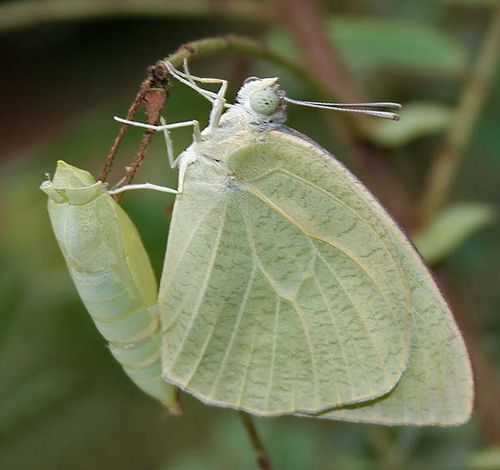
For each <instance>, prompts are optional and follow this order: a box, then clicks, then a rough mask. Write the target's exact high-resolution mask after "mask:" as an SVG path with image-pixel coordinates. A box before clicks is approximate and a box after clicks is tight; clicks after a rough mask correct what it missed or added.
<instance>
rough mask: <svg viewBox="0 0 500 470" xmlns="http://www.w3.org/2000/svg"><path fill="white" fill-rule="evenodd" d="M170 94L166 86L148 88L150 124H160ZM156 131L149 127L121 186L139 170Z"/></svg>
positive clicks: (147, 114)
mask: <svg viewBox="0 0 500 470" xmlns="http://www.w3.org/2000/svg"><path fill="white" fill-rule="evenodd" d="M167 98H168V94H167V91H166V89H165V88H150V89H149V90H147V92H146V94H145V96H144V98H143V100H142V101H143V104H144V107H145V112H146V116H147V117H148V124H158V121H159V120H160V116H161V111H162V109H163V106H164V105H165V102H166V101H167ZM154 133H155V131H154V130H152V129H147V130H146V131H145V132H144V134H143V136H142V139H141V143H140V145H139V149H138V150H137V153H136V155H135V158H134V161H133V162H132V164H130V165H128V166H127V167H125V177H124V178H123V179H122V180H121V181H120V186H121V185H123V186H125V185H127V184H130V183H131V182H132V180H133V179H134V176H135V174H136V173H137V171H138V170H139V168H140V166H141V165H142V162H143V161H144V158H145V156H146V151H147V149H148V147H149V144H150V143H151V139H152V138H153V134H154ZM122 195H123V193H118V194H115V196H114V198H115V200H116V201H117V202H119V201H120V200H121V196H122Z"/></svg>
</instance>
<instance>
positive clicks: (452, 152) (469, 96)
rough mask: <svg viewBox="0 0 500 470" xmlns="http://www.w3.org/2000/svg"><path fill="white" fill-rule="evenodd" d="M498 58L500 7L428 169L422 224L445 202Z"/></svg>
mask: <svg viewBox="0 0 500 470" xmlns="http://www.w3.org/2000/svg"><path fill="white" fill-rule="evenodd" d="M499 57H500V6H498V7H497V8H496V10H495V12H494V16H493V18H492V20H491V24H490V26H489V28H488V30H487V32H486V34H485V36H484V39H483V42H482V44H481V46H480V49H479V53H478V58H477V62H476V64H475V65H474V66H473V68H472V70H471V72H470V74H469V76H468V80H467V81H466V84H465V86H464V91H463V93H462V97H461V99H460V102H459V104H458V109H457V111H456V113H455V120H454V123H453V125H452V127H451V129H450V131H449V133H448V135H447V136H446V140H445V143H444V146H443V148H442V149H441V151H440V152H439V153H438V155H437V156H436V158H435V159H434V163H433V166H432V168H431V170H430V173H429V181H428V184H427V185H426V191H425V193H424V195H423V197H422V203H421V209H420V214H421V220H422V222H423V223H425V222H427V221H428V220H430V219H431V218H432V217H433V216H434V215H435V213H436V212H437V211H438V210H439V209H440V208H441V207H442V206H443V204H444V203H445V202H446V199H447V197H448V194H449V192H450V189H451V186H452V184H453V180H454V178H455V175H456V174H457V171H458V168H459V166H460V163H461V161H462V158H463V155H464V152H465V150H466V148H467V144H468V143H469V140H470V137H471V135H472V131H473V130H474V125H475V124H476V121H477V119H478V117H479V114H480V111H481V108H482V107H483V105H484V103H485V101H486V97H487V96H488V92H489V91H490V88H491V85H492V83H493V79H494V77H495V72H496V69H497V65H498V61H499Z"/></svg>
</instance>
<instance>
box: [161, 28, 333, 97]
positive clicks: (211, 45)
mask: <svg viewBox="0 0 500 470" xmlns="http://www.w3.org/2000/svg"><path fill="white" fill-rule="evenodd" d="M222 52H233V53H238V54H242V55H244V56H249V57H254V58H256V59H262V60H266V61H268V62H272V63H273V64H275V65H277V66H279V67H282V68H284V69H286V70H288V71H289V72H290V73H291V74H293V75H295V76H296V77H297V78H298V79H300V80H301V81H303V82H304V83H305V84H306V85H308V86H310V87H311V88H313V89H314V90H315V91H316V92H318V93H319V94H322V95H324V94H326V95H328V96H329V97H331V96H332V94H331V93H329V92H328V90H327V89H326V87H325V86H324V85H323V84H322V83H321V81H319V80H318V79H316V78H315V76H314V75H313V74H311V73H309V72H308V70H307V69H306V68H305V67H302V66H301V65H299V64H297V63H296V62H295V61H293V60H290V59H289V58H288V57H287V56H285V55H283V54H281V53H279V52H277V51H274V50H272V49H270V48H269V47H267V46H266V45H265V44H263V43H261V42H259V41H256V40H255V39H250V38H246V37H243V36H237V35H232V34H230V35H226V36H220V37H213V38H206V39H200V40H198V41H192V42H187V43H185V44H183V45H182V46H181V47H179V49H177V51H175V52H174V53H173V54H170V55H169V56H168V57H166V58H165V59H166V60H168V61H169V62H171V63H172V65H174V66H175V67H179V66H181V65H182V63H183V61H184V59H191V58H195V57H201V56H203V57H205V56H209V55H213V54H219V53H222ZM156 67H158V68H161V69H163V70H164V73H167V71H166V68H165V66H164V65H163V64H162V60H159V61H158V62H157V64H156Z"/></svg>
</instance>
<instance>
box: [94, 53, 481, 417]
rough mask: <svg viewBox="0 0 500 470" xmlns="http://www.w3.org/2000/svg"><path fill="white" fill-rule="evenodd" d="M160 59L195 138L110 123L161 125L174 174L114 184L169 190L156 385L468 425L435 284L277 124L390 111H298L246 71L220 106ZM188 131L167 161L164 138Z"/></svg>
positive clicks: (226, 397) (303, 142)
mask: <svg viewBox="0 0 500 470" xmlns="http://www.w3.org/2000/svg"><path fill="white" fill-rule="evenodd" d="M165 66H166V67H167V68H168V69H169V71H170V73H171V74H172V76H174V77H175V78H177V79H178V80H180V81H181V82H183V83H185V84H186V85H188V86H190V87H192V88H194V89H196V90H197V91H199V92H200V93H201V94H202V95H203V96H205V97H206V98H208V99H209V100H210V101H212V103H213V109H212V113H211V116H210V123H209V126H208V127H207V129H205V130H204V131H203V132H199V130H198V123H197V122H196V121H188V122H184V123H175V124H164V122H163V121H162V125H161V126H151V125H148V124H142V123H135V122H132V121H126V120H123V119H118V120H119V121H121V122H126V123H129V124H134V125H138V126H141V127H146V128H152V129H155V130H159V131H163V132H164V134H165V138H166V141H167V151H168V156H169V160H170V163H171V165H172V166H173V167H174V166H177V164H178V165H179V187H178V189H177V190H174V189H170V188H163V187H159V186H156V185H152V184H149V183H147V184H144V185H141V184H139V185H130V186H125V187H123V188H120V189H119V190H118V191H125V190H128V189H140V188H150V189H151V188H152V189H158V190H161V191H166V192H173V193H177V194H178V195H177V197H176V201H175V206H174V212H173V216H172V222H171V225H170V233H169V238H168V246H167V253H166V258H165V265H164V270H163V274H162V278H161V283H160V289H159V294H158V312H159V316H160V324H161V366H162V374H163V378H164V379H165V381H167V382H169V383H173V384H175V385H177V386H178V387H180V388H181V389H183V390H185V391H187V392H188V393H190V394H192V395H194V396H196V397H198V398H199V399H201V400H202V401H204V402H205V403H208V404H212V405H219V406H224V407H230V408H234V409H239V410H244V411H247V412H250V413H253V414H256V415H261V416H274V415H280V414H298V415H305V416H315V417H321V418H332V419H344V420H352V421H364V422H375V423H380V424H413V425H429V424H435V425H456V424H460V423H463V422H465V421H466V420H467V419H468V418H469V416H470V413H471V408H472V395H473V392H472V374H471V368H470V363H469V359H468V356H467V352H466V349H465V346H464V343H463V340H462V337H461V335H460V333H459V331H458V329H457V327H456V325H455V323H454V321H453V317H452V315H451V313H450V311H449V309H448V307H447V305H446V303H445V301H444V299H443V298H442V295H441V294H440V292H439V290H438V288H437V287H436V285H435V283H434V281H433V279H432V277H431V275H430V274H429V272H428V271H427V269H426V267H425V266H424V264H423V263H422V261H421V259H420V258H419V256H418V254H417V253H416V251H415V249H414V248H413V246H412V245H411V243H410V242H409V241H408V240H407V238H406V237H405V236H404V234H403V233H402V232H401V231H400V229H399V228H398V227H397V225H396V224H395V223H394V222H393V220H392V219H391V218H390V216H389V215H387V213H386V212H385V211H384V209H383V208H382V207H381V206H380V205H379V203H378V202H377V201H376V200H375V198H374V197H373V196H372V195H371V194H370V193H369V192H368V190H367V189H366V188H365V187H364V186H363V185H362V184H361V183H360V182H359V181H357V180H356V178H355V177H354V176H353V175H352V174H351V173H349V171H348V170H347V169H346V168H345V167H344V166H342V165H341V164H340V163H339V162H338V161H337V160H336V159H335V158H334V157H333V156H332V155H331V154H329V153H328V152H327V151H326V150H324V149H322V148H321V147H319V146H318V145H317V144H316V143H314V142H312V141H310V140H309V139H308V138H306V137H304V136H302V135H301V134H299V133H297V132H295V131H293V130H291V129H289V128H287V127H285V126H284V124H283V123H284V121H285V118H286V105H287V103H291V104H302V105H305V106H313V107H319V108H327V109H334V110H340V111H353V112H362V113H366V114H371V115H375V116H380V117H385V118H389V119H395V118H396V117H397V116H396V115H395V114H394V113H393V112H390V111H386V110H387V109H394V108H397V107H398V106H397V105H395V104H393V103H365V104H360V105H342V104H335V103H314V102H300V101H297V100H292V99H290V98H288V97H286V95H285V94H284V92H283V91H282V90H280V88H279V85H278V83H277V79H276V78H272V79H257V78H255V77H252V78H251V79H249V80H247V81H246V82H245V84H244V85H243V87H242V88H241V90H240V92H239V93H238V100H237V103H236V104H234V105H228V104H227V103H226V102H225V99H224V92H225V89H226V85H227V84H226V82H225V81H223V80H220V81H218V82H220V83H221V84H222V86H221V90H220V91H219V93H213V92H210V91H207V90H205V89H203V88H200V87H199V86H198V85H197V84H196V83H195V82H196V81H198V82H202V83H203V82H207V81H208V82H211V83H213V82H214V81H215V82H217V81H216V80H214V79H200V78H198V77H194V76H191V75H190V74H189V72H188V71H187V68H186V73H182V72H179V71H177V70H176V69H174V68H173V67H172V66H171V64H169V63H168V62H165ZM224 107H229V110H228V111H227V112H225V113H222V111H223V109H224ZM377 108H379V109H377ZM380 108H381V109H385V110H380ZM187 125H189V126H191V125H192V126H193V128H194V141H193V144H192V145H191V146H190V147H188V148H187V149H186V150H185V151H184V152H183V153H182V154H181V155H180V157H178V158H176V159H174V157H173V155H172V150H171V149H172V146H171V142H170V136H169V129H173V128H177V127H182V126H187ZM114 192H117V191H116V190H115V191H114ZM101 223H103V224H108V223H109V222H101ZM120 230H121V228H119V229H118V231H120Z"/></svg>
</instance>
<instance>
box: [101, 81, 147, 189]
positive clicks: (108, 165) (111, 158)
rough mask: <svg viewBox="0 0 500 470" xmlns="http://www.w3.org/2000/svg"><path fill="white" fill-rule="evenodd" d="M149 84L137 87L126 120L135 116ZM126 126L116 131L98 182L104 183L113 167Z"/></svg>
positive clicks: (144, 82) (143, 83)
mask: <svg viewBox="0 0 500 470" xmlns="http://www.w3.org/2000/svg"><path fill="white" fill-rule="evenodd" d="M151 82H152V80H151V79H150V78H148V79H146V80H144V81H143V82H142V83H141V86H140V87H139V91H138V92H137V94H136V96H135V98H134V101H132V104H131V105H130V107H129V108H128V111H127V119H128V120H132V119H133V118H134V116H135V113H136V112H137V110H138V109H139V106H140V105H141V104H142V101H143V99H144V97H145V96H146V93H147V92H148V90H149V88H150V87H151ZM127 129H128V125H127V124H122V125H121V126H120V130H119V131H118V134H117V136H116V137H115V140H114V141H113V144H112V145H111V148H110V149H109V152H108V155H107V157H106V161H105V163H104V165H103V167H102V170H101V173H100V175H99V181H103V182H104V181H106V180H107V179H108V175H109V172H110V171H111V167H112V166H113V162H114V160H115V157H116V153H117V152H118V148H119V147H120V144H121V141H122V140H123V137H125V133H126V132H127Z"/></svg>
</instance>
